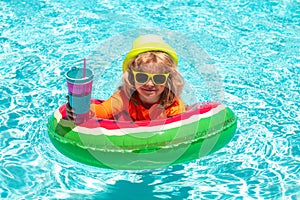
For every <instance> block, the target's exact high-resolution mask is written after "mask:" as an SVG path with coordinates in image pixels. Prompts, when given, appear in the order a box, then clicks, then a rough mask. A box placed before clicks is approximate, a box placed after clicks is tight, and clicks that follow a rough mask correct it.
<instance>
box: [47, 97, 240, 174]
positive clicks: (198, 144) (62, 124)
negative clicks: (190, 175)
mask: <svg viewBox="0 0 300 200" xmlns="http://www.w3.org/2000/svg"><path fill="white" fill-rule="evenodd" d="M92 103H101V101H100V100H92ZM65 118H66V105H62V106H61V107H59V108H58V109H57V110H55V112H54V114H53V115H52V116H51V117H50V118H49V121H48V125H47V126H48V134H49V137H50V140H51V141H52V143H53V145H54V146H55V147H56V148H57V149H58V150H59V151H60V152H61V153H62V154H64V155H65V156H67V157H69V158H71V159H73V160H75V161H78V162H81V163H84V164H87V165H92V166H96V167H102V168H111V169H132V170H137V169H138V170H139V169H151V168H161V167H166V166H169V165H174V164H180V163H184V162H188V161H192V160H195V159H198V158H200V157H203V156H206V155H208V154H210V153H213V152H215V151H217V150H219V149H220V148H222V147H223V146H225V145H226V144H227V143H228V142H229V141H230V140H231V139H232V137H233V136H234V133H235V131H236V127H237V117H236V116H235V114H234V113H233V112H232V110H231V109H229V108H228V107H226V106H225V105H224V104H221V103H214V102H210V103H198V104H195V105H193V106H191V107H190V108H189V110H188V111H187V112H185V113H183V114H181V115H177V116H174V117H172V118H167V119H163V120H153V121H137V122H130V121H115V120H105V119H91V120H89V121H87V122H85V123H83V124H80V125H76V124H74V123H73V122H72V121H68V120H66V119H65Z"/></svg>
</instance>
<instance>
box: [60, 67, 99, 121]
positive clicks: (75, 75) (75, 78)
mask: <svg viewBox="0 0 300 200" xmlns="http://www.w3.org/2000/svg"><path fill="white" fill-rule="evenodd" d="M93 77H94V75H93V72H92V71H91V70H89V69H86V67H85V66H84V68H77V67H73V68H72V69H71V70H70V71H68V72H67V73H66V78H67V84H68V93H69V103H70V106H71V107H72V108H73V109H74V114H75V120H74V121H75V123H76V124H81V123H84V122H86V121H87V120H88V118H89V112H90V101H91V93H92V84H93Z"/></svg>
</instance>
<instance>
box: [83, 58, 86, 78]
mask: <svg viewBox="0 0 300 200" xmlns="http://www.w3.org/2000/svg"><path fill="white" fill-rule="evenodd" d="M85 77H86V59H85V58H84V59H83V78H85Z"/></svg>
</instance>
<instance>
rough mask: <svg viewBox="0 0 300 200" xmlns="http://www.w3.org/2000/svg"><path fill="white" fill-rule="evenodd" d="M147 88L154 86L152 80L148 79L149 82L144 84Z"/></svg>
mask: <svg viewBox="0 0 300 200" xmlns="http://www.w3.org/2000/svg"><path fill="white" fill-rule="evenodd" d="M146 85H148V86H154V85H155V84H154V83H153V81H152V78H150V79H149V81H148V82H147V83H146Z"/></svg>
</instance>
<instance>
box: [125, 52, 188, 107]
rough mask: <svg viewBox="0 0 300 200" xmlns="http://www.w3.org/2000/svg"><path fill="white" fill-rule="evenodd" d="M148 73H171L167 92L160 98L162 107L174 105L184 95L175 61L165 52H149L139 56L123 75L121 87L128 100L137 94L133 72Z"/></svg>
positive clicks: (132, 61) (166, 87) (181, 79)
mask: <svg viewBox="0 0 300 200" xmlns="http://www.w3.org/2000/svg"><path fill="white" fill-rule="evenodd" d="M131 69H133V70H136V71H147V72H148V73H158V74H162V73H169V74H170V75H169V77H168V80H167V83H166V85H165V90H164V91H163V93H162V94H161V97H160V105H161V106H163V107H164V108H167V107H169V106H170V105H171V104H172V103H174V101H175V98H176V97H179V96H180V95H181V93H182V88H183V86H184V80H183V78H182V76H181V75H180V73H179V72H178V70H177V68H176V64H175V62H174V60H173V59H172V58H171V57H170V56H169V55H168V54H167V53H164V52H159V51H149V52H145V53H141V54H139V55H138V56H137V57H135V58H134V59H132V60H131V61H130V62H129V64H128V69H127V70H126V71H125V72H124V75H123V84H122V85H121V86H120V87H119V89H120V90H123V91H124V93H125V94H126V96H127V98H128V99H130V98H131V97H132V95H133V94H134V93H135V92H136V88H135V84H134V78H133V74H132V71H131Z"/></svg>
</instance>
